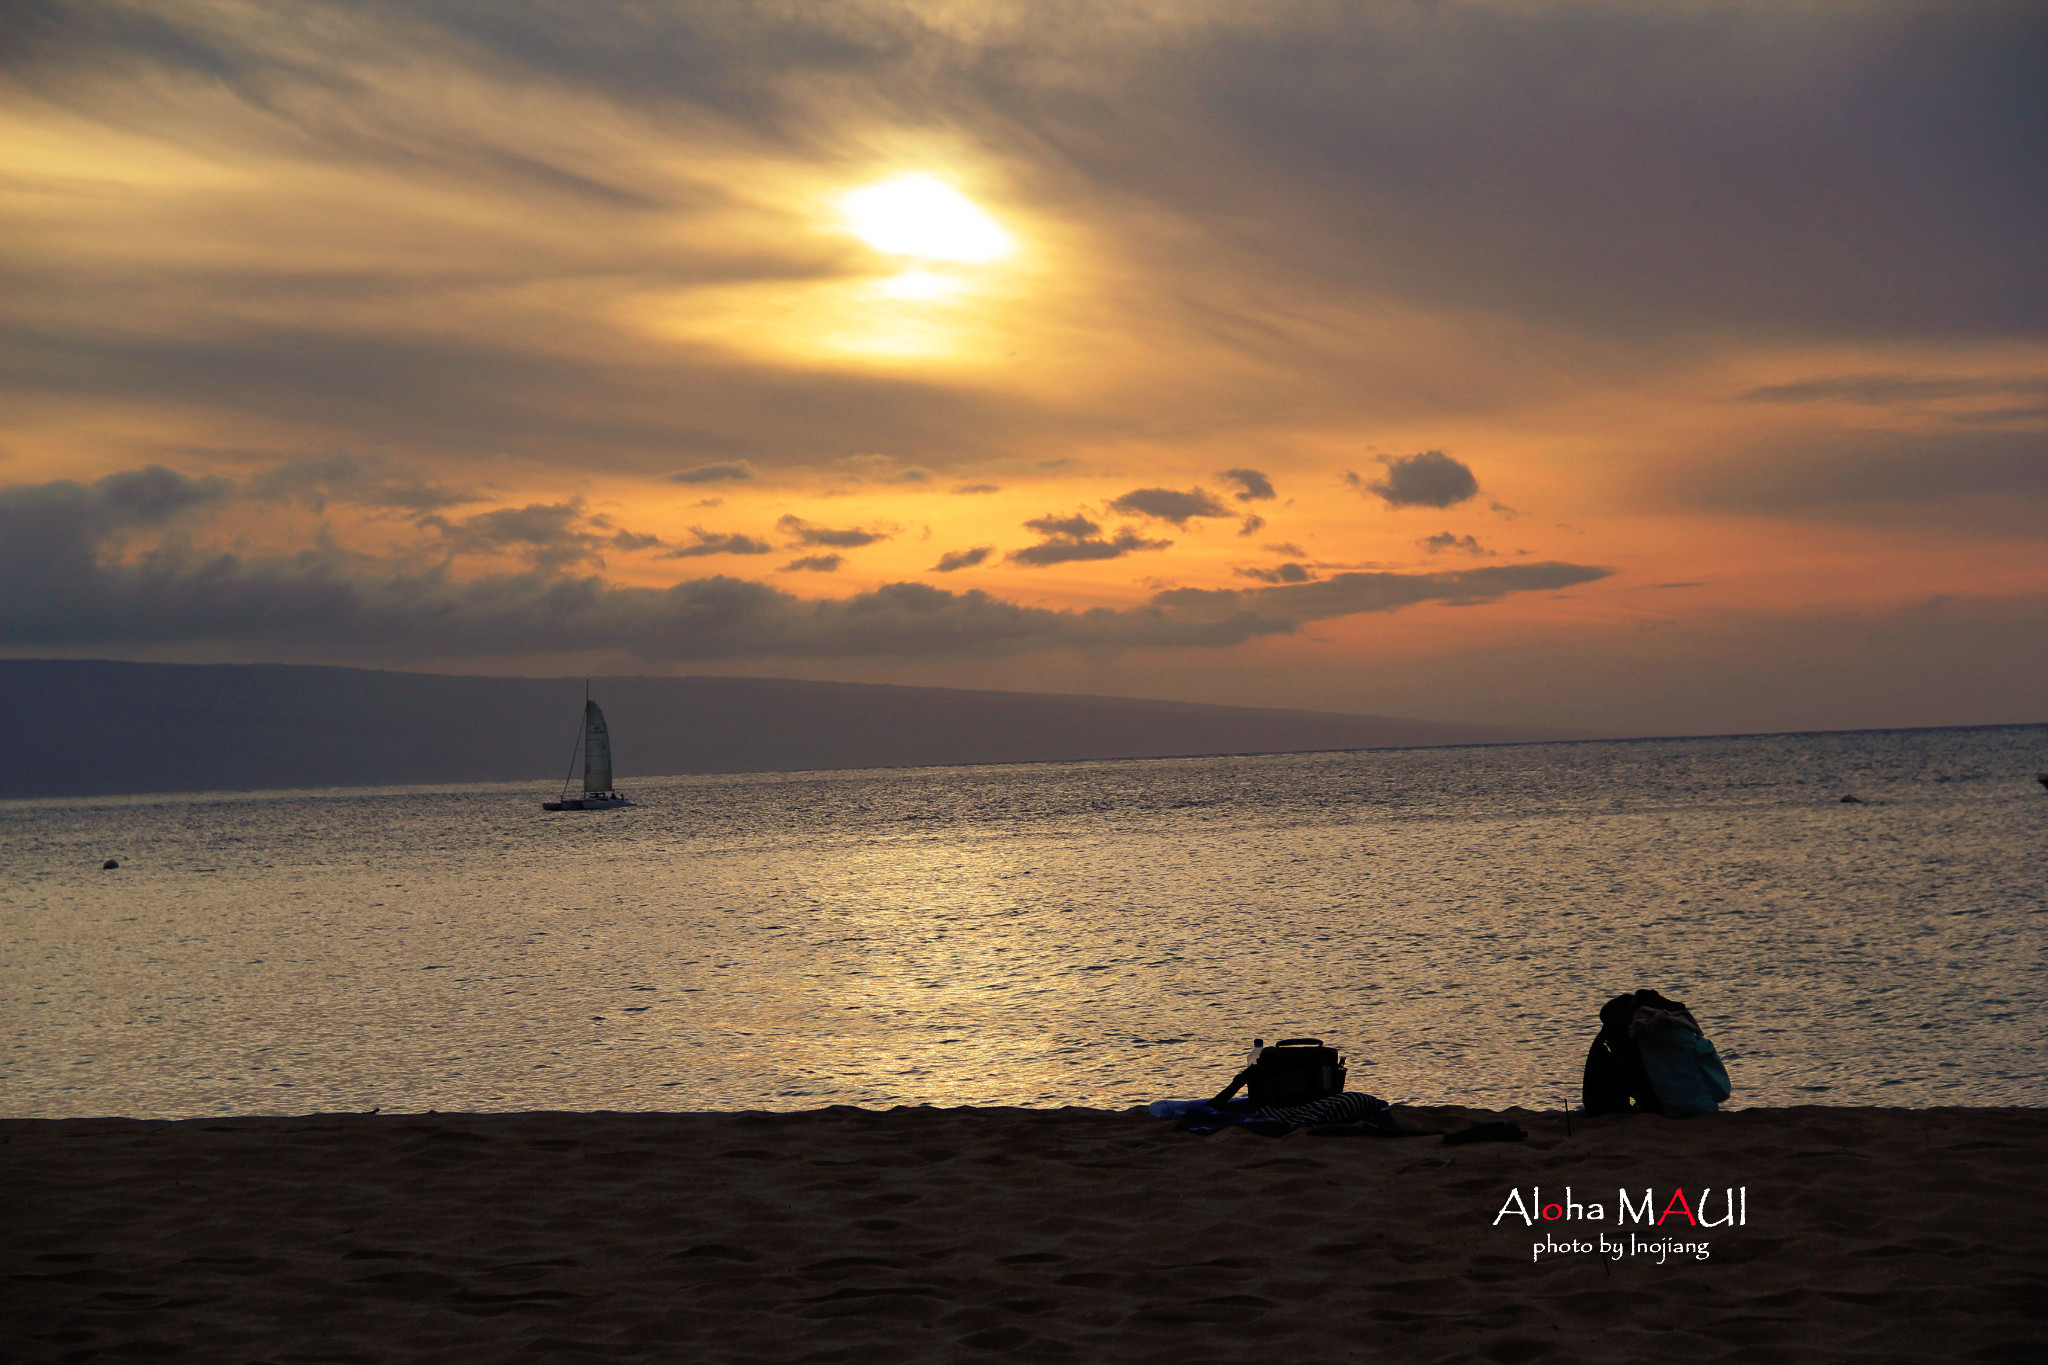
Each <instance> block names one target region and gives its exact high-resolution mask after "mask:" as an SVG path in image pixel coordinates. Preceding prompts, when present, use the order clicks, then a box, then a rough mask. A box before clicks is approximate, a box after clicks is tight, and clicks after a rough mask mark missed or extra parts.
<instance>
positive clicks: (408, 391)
mask: <svg viewBox="0 0 2048 1365" xmlns="http://www.w3.org/2000/svg"><path fill="white" fill-rule="evenodd" d="M11 12H12V13H13V14H14V15H15V16H16V17H15V18H14V19H12V20H10V27H11V28H12V29H13V30H14V31H13V33H12V34H11V35H10V37H9V38H8V39H7V40H6V48H5V57H4V78H5V87H4V89H5V94H4V103H0V177H4V178H0V192H4V195H5V207H4V221H5V229H4V230H5V234H6V235H5V241H6V250H5V253H4V260H5V264H4V267H0V268H4V270H5V272H6V277H7V278H6V289H5V291H4V297H5V300H6V301H5V303H4V304H0V308H4V312H5V324H4V326H5V362H4V365H5V368H4V376H5V384H6V394H5V410H6V417H5V421H4V430H0V651H4V653H5V654H6V655H7V656H11V657H107V658H134V659H167V660H186V661H252V660H275V661H304V662H327V663H348V664H359V665H367V666H375V667H397V668H408V669H426V670H437V671H452V672H475V673H519V674H534V675H560V674H571V673H576V674H581V673H587V672H595V673H685V672H698V673H702V672H716V673H731V674H750V675H775V676H791V677H806V678H821V679H840V680H847V681H875V682H900V683H918V684H940V685H950V686H967V687H991V688H1005V689H1019V690H1049V691H1065V692H1096V693H1108V694H1119V695H1130V696H1152V697H1169V698H1178V699H1185V700H1198V701H1212V702H1227V703H1235V704H1245V705H1258V706H1296V707H1312V708H1318V709H1326V710H1337V711H1356V712H1368V713H1379V714H1389V715H1408V716H1416V717H1425V718H1435V719H1449V720H1472V721H1494V722H1501V723H1511V724H1527V725H1549V726H1563V727H1571V728H1574V729H1579V730H1599V731H1603V732H1610V733H1688V732H1708V731H1726V730H1764V729H1802V728H1851V727H1860V726H1889V725H1940V724H1971V723H1981V722H1994V721H2035V720H2042V719H2044V718H2048V706H2044V704H2043V698H2044V697H2048V682H2044V679H2048V553H2044V535H2048V311H2044V298H2048V288H2044V285H2048V251H2044V249H2043V246H2042V244H2043V243H2044V242H2048V175H2044V174H2043V167H2044V166H2048V95H2044V90H2048V82H2044V81H2043V80H2042V78H2041V72H2042V71H2043V70H2044V69H2048V67H2044V58H2048V42H2044V38H2048V9H2044V8H2043V7H2041V6H2039V5H2032V4H1989V3H1972V2H1971V0H1942V3H1924V4H1888V3H1867V4H1866V3H1854V2H1853V0H1838V2H1835V3H1800V2H1799V0H1786V3H1780V4H1772V5H1757V4H1748V3H1718V2H1714V3H1710V2H1707V0H1700V2H1697V3H1695V2H1694V0H1654V2H1652V0H1644V2H1643V3H1630V2H1629V0H1598V2H1594V0H1585V2H1577V0H1574V2H1571V3H1566V2H1563V0H1560V2H1559V3H1546V2H1545V0H1444V2H1443V3H1408V2H1406V0H1383V2H1382V3H1358V4H1329V3H1317V4H1291V3H1282V4H1262V3H1255V2H1253V3H1243V2H1240V3H1231V4H1221V3H1218V4H1209V3H1203V2H1202V0H1189V2H1186V3H1181V2H1178V0H1176V2H1175V3H1163V2H1162V3H1151V4H1144V3H1132V4H1120V3H1097V4H1065V3H976V2H975V0H960V2H959V3H950V2H948V3H938V2H936V0H935V2H934V3H923V4H914V3H891V4H867V3H859V2H858V0H854V2H851V3H844V4H833V5H818V4H781V3H654V2H652V0H650V2H648V3H635V4H614V3H567V2H566V0H564V2H562V3H541V2H540V0H470V2H467V3H465V2H463V0H419V2H417V3H416V2H413V0H407V2H406V3H388V4H386V3H375V2H374V0H362V2H360V3H320V2H318V0H294V2H293V3H267V4H266V3H236V2H235V0H220V2H218V3H214V2H210V0H192V2H190V3H178V2H175V0H165V2H164V3H132V4H131V3H121V2H120V0H102V2H100V3H78V4H69V3H46V4H33V3H31V4H26V5H23V6H18V7H13V8H12V10H11Z"/></svg>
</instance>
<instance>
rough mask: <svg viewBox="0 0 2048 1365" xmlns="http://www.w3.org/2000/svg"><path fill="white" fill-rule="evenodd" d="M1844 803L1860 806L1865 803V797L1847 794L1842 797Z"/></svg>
mask: <svg viewBox="0 0 2048 1365" xmlns="http://www.w3.org/2000/svg"><path fill="white" fill-rule="evenodd" d="M1842 804H1843V805H1845V806H1860V805H1862V804H1863V798H1862V797H1860V796H1845V797H1843V798H1842Z"/></svg>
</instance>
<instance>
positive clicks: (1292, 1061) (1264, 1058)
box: [1243, 1038, 1344, 1109]
mask: <svg viewBox="0 0 2048 1365" xmlns="http://www.w3.org/2000/svg"><path fill="white" fill-rule="evenodd" d="M1243 1074H1244V1080H1245V1087H1246V1093H1247V1094H1249V1096H1250V1097H1251V1101H1252V1103H1253V1104H1255V1105H1257V1106H1258V1107H1259V1108H1261V1109H1265V1108H1269V1107H1272V1106H1276V1105H1289V1104H1307V1103H1309V1102H1310V1101H1311V1100H1320V1099H1323V1098H1325V1097H1327V1096H1330V1095H1341V1094H1343V1093H1344V1054H1343V1053H1341V1052H1339V1051H1337V1049H1336V1048H1333V1047H1324V1046H1323V1040H1322V1039H1320V1038H1282V1039H1281V1040H1280V1041H1279V1042H1277V1043H1275V1044H1274V1045H1273V1046H1271V1047H1266V1048H1260V1049H1259V1055H1258V1057H1257V1058H1256V1059H1255V1060H1254V1061H1253V1062H1252V1064H1251V1066H1250V1067H1248V1068H1246V1070H1245V1072H1244V1073H1243Z"/></svg>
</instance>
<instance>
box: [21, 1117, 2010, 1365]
mask: <svg viewBox="0 0 2048 1365" xmlns="http://www.w3.org/2000/svg"><path fill="white" fill-rule="evenodd" d="M1401 1112H1402V1114H1403V1117H1404V1118H1405V1120H1406V1121H1407V1122H1409V1123H1411V1124H1414V1125H1417V1126H1426V1127H1437V1128H1446V1129H1449V1128H1461V1127H1463V1126H1465V1125H1466V1124H1467V1123H1470V1122H1473V1121H1475V1120H1480V1119H1503V1118H1504V1119H1507V1120H1509V1121H1512V1122H1515V1123H1517V1124H1519V1125H1520V1126H1521V1127H1523V1128H1524V1129H1525V1130H1526V1131H1527V1133H1528V1138H1527V1140H1526V1141H1523V1142H1513V1143H1486V1144H1470V1145H1460V1146H1449V1145H1445V1144H1444V1143H1443V1142H1442V1141H1441V1140H1440V1139H1439V1138H1436V1137H1428V1136H1423V1137H1410V1138H1369V1137H1349V1136H1346V1137H1316V1136H1311V1135H1309V1134H1306V1133H1296V1134H1293V1135H1290V1136H1288V1137H1286V1138H1280V1139H1272V1138H1261V1137H1257V1136H1255V1135H1252V1134H1248V1133H1242V1132H1226V1133H1222V1134H1219V1135H1216V1136H1214V1137H1209V1138H1198V1137H1194V1136H1190V1135H1187V1134H1183V1133H1179V1132H1176V1131H1175V1130H1174V1129H1173V1127H1172V1126H1171V1125H1170V1124H1167V1123H1161V1122H1157V1121H1154V1120H1151V1119H1148V1118H1146V1117H1144V1116H1143V1115H1142V1113H1141V1112H1137V1111H1133V1112H1129V1113H1110V1112H1103V1111H1096V1110H1082V1109H1064V1110H1021V1109H930V1108H917V1109H908V1108H905V1109H895V1110H890V1111H887V1112H874V1111H862V1110H856V1109H847V1108H839V1109H830V1110H821V1111H815V1112H808V1113H794V1114H769V1113H721V1114H689V1113H685V1114H653V1113H598V1114H571V1113H530V1114H438V1115H413V1114H407V1115H317V1116H310V1117H304V1118H237V1119H195V1120H189V1121H183V1122H142V1121H133V1120H119V1119H88V1120H66V1121H39V1120H11V1121H6V1122H4V1123H0V1144H4V1145H0V1165H4V1171H5V1186H6V1188H7V1189H8V1190H9V1191H10V1196H11V1197H10V1202H11V1203H13V1205H14V1209H13V1211H12V1213H11V1214H10V1216H9V1218H8V1220H7V1229H8V1231H7V1235H6V1253H5V1257H6V1267H5V1273H6V1275H7V1277H8V1278H7V1281H6V1283H7V1294H6V1307H5V1310H4V1322H0V1327H4V1330H0V1337H4V1339H6V1340H7V1341H8V1342H9V1343H10V1346H9V1348H8V1358H9V1359H12V1360H19V1361H64V1362H79V1361H86V1360H93V1359H101V1358H105V1359H108V1360H122V1359H137V1358H152V1357H170V1356H181V1357H184V1358H190V1359H204V1360H235V1361H275V1362H336V1363H337V1365H343V1363H347V1362H376V1361H390V1360H420V1361H437V1362H438V1361H446V1362H457V1361H506V1360H515V1359H517V1360H540V1359H561V1360H579V1359H580V1360H688V1361H720V1362H735V1363H737V1362H755V1361H760V1362H769V1361H774V1362H781V1361H876V1362H884V1361H924V1360H931V1361H938V1360H966V1359H979V1358H990V1357H998V1356H1016V1357H1019V1358H1041V1359H1042V1358H1050V1359H1072V1360H1077V1361H1132V1362H1138V1361H1147V1362H1149V1361H1158V1362H1162V1363H1164V1362H1173V1365H1192V1362H1198V1361H1249V1360H1290V1361H1357V1360H1366V1359H1392V1360H1432V1361H1433V1360H1443V1361H1451V1360H1488V1361H1500V1362H1518V1361H1530V1360H1539V1359H1542V1360H1552V1359H1554V1360H1613V1361H1630V1360H1644V1359H1675V1360H1719V1359H1728V1360H1735V1359H1740V1360H1743V1361H1761V1362H1771V1361H1792V1360H1813V1361H1822V1360H1826V1361H1880V1360H1883V1361H1903V1360H1936V1359H1940V1360H1967V1361H2022V1360H2029V1361H2031V1360H2036V1359H2040V1358H2042V1356H2041V1352H2042V1351H2043V1349H2044V1348H2048V1316H2044V1309H2043V1305H2044V1304H2048V1230H2044V1216H2048V1197H2044V1195H2043V1194H2042V1192H2041V1188H2040V1184H2039V1182H2038V1180H2037V1179H2036V1178H2035V1176H2034V1172H2035V1170H2036V1169H2037V1168H2038V1164H2039V1159H2040V1153H2041V1151H2042V1150H2043V1145H2044V1139H2048V1111H2042V1110H2017V1109H1934V1110H1876V1109H1822V1108H1806V1109H1775V1110H1749V1111H1743V1112H1736V1113H1730V1114H1723V1115H1716V1116H1709V1117H1704V1118H1699V1119H1694V1120H1690V1121H1686V1122H1672V1121H1668V1120H1664V1119H1659V1118H1654V1117H1642V1116H1638V1117H1632V1118H1623V1117H1608V1118H1602V1119H1592V1120H1588V1119H1585V1118H1582V1117H1576V1116H1575V1117H1574V1118H1573V1120H1572V1132H1571V1134H1570V1135H1569V1136H1568V1135H1567V1133H1566V1130H1565V1119H1564V1116H1563V1115H1561V1114H1558V1113H1528V1112H1522V1111H1510V1112H1508V1113H1506V1114H1483V1113H1479V1112H1476V1111H1465V1110H1452V1109H1438V1110H1427V1109H1420V1110H1404V1111H1401ZM1567 1187H1569V1191H1570V1193H1569V1196H1568V1198H1569V1201H1570V1204H1572V1205H1578V1206H1583V1207H1584V1208H1585V1209H1586V1213H1585V1214H1584V1215H1582V1216H1572V1215H1571V1214H1569V1213H1567V1211H1566V1210H1567V1193H1566V1191H1567ZM1646 1188H1647V1189H1648V1190H1649V1191H1650V1194H1651V1197H1652V1198H1653V1199H1654V1202H1655V1204H1656V1207H1657V1215H1658V1216H1660V1217H1661V1220H1662V1221H1661V1222H1653V1223H1651V1224H1650V1225H1644V1223H1643V1221H1642V1220H1641V1218H1640V1217H1638V1218H1637V1219H1636V1221H1635V1222H1633V1223H1631V1224H1627V1225H1623V1224H1619V1223H1617V1217H1618V1214H1619V1205H1618V1203H1617V1190H1624V1189H1625V1190H1626V1191H1627V1192H1628V1198H1629V1200H1630V1201H1631V1203H1632V1204H1637V1205H1639V1204H1640V1202H1641V1200H1642V1198H1643V1193H1642V1192H1643V1191H1644V1190H1645V1189H1646ZM1674 1189H1676V1190H1679V1191H1683V1200H1682V1202H1683V1206H1684V1210H1683V1211H1681V1210H1680V1209H1678V1208H1676V1207H1674V1204H1673V1200H1672V1197H1671V1196H1672V1194H1673V1191H1674ZM1703 1190H1704V1191H1710V1192H1709V1193H1707V1194H1706V1196H1705V1198H1704V1199H1702V1191H1703ZM1518 1191H1519V1193H1520V1198H1519V1200H1517V1199H1516V1197H1515V1196H1516V1192H1518ZM1517 1202H1520V1203H1524V1204H1527V1205H1529V1206H1530V1208H1531V1212H1532V1213H1533V1214H1534V1215H1535V1222H1534V1224H1533V1225H1532V1224H1525V1222H1524V1220H1523V1218H1522V1217H1521V1215H1520V1214H1519V1213H1517V1212H1515V1211H1513V1208H1512V1206H1513V1205H1514V1204H1515V1203H1517ZM1553 1205H1555V1206H1556V1209H1557V1215H1556V1216H1554V1217H1553V1218H1552V1219H1550V1220H1549V1221H1545V1220H1544V1219H1543V1217H1542V1215H1543V1214H1544V1213H1545V1212H1547V1211H1549V1209H1550V1207H1551V1206H1553ZM1503 1207H1509V1208H1510V1212H1508V1213H1507V1214H1506V1215H1505V1216H1502V1214H1501V1210H1502V1209H1503ZM1593 1208H1598V1209H1599V1210H1600V1212H1601V1214H1602V1215H1603V1217H1602V1218H1600V1219H1598V1220H1596V1219H1594V1218H1593V1217H1592V1216H1591V1211H1592V1209H1593ZM1688 1214H1697V1215H1699V1216H1700V1217H1703V1218H1704V1219H1706V1220H1707V1221H1711V1222H1716V1223H1719V1222H1721V1221H1722V1220H1723V1219H1724V1218H1727V1217H1730V1216H1733V1217H1735V1219H1736V1222H1735V1224H1734V1225H1733V1226H1714V1227H1702V1226H1697V1225H1693V1224H1692V1223H1691V1222H1690V1221H1689V1218H1688ZM1546 1243H1548V1244H1555V1245H1558V1246H1560V1247H1564V1248H1566V1249H1564V1250H1560V1251H1557V1252H1555V1253H1549V1254H1545V1253H1542V1252H1540V1251H1539V1250H1538V1248H1539V1247H1540V1246H1542V1245H1544V1244H1546ZM1574 1246H1576V1247H1577V1248H1580V1249H1578V1250H1574V1249H1571V1248H1573V1247H1574ZM1596 1246H1597V1247H1599V1248H1603V1249H1604V1250H1595V1249H1592V1248H1594V1247H1596ZM1702 1246H1704V1248H1705V1251H1704V1255H1702V1254H1701V1251H1700V1248H1701V1247H1702Z"/></svg>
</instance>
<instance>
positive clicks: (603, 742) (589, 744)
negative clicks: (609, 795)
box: [583, 701, 612, 792]
mask: <svg viewBox="0 0 2048 1365" xmlns="http://www.w3.org/2000/svg"><path fill="white" fill-rule="evenodd" d="M611 789H612V734H611V731H610V730H608V729H606V728H605V723H604V712H602V711H600V710H598V709H597V703H596V702H594V701H586V702H584V703H583V790H585V791H587V792H608V791H610V790H611Z"/></svg>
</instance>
